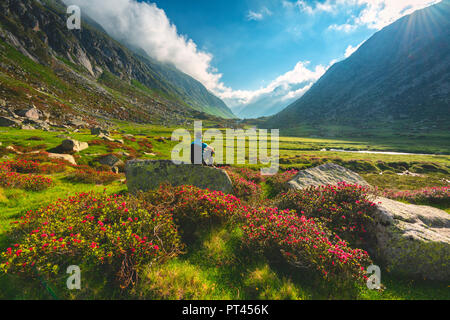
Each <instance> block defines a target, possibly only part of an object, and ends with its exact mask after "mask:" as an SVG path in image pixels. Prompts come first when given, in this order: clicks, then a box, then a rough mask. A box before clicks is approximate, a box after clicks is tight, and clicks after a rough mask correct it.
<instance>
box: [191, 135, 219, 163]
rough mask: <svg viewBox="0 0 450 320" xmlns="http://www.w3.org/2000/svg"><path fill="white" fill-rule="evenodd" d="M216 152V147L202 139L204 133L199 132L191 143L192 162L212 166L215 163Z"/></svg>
mask: <svg viewBox="0 0 450 320" xmlns="http://www.w3.org/2000/svg"><path fill="white" fill-rule="evenodd" d="M214 153H215V151H214V148H213V147H211V146H208V145H207V144H206V143H204V142H203V141H202V134H201V133H200V132H197V133H196V134H195V140H194V142H192V143H191V163H192V164H203V165H205V166H212V165H213V163H214V159H213V158H212V156H213V155H214Z"/></svg>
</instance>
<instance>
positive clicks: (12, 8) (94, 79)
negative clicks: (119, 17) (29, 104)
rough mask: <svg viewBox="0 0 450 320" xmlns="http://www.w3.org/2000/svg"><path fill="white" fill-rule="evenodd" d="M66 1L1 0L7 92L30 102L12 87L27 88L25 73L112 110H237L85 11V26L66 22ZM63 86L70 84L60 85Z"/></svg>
mask: <svg viewBox="0 0 450 320" xmlns="http://www.w3.org/2000/svg"><path fill="white" fill-rule="evenodd" d="M66 8H67V7H66V6H65V5H64V4H63V3H62V2H61V1H59V0H41V1H37V0H20V1H18V0H2V1H1V3H0V40H1V41H0V49H1V50H2V51H1V52H0V53H2V57H1V62H2V65H0V67H3V68H2V69H0V71H2V72H3V78H5V81H2V88H1V89H2V90H1V91H3V92H2V95H3V97H2V98H6V100H12V101H13V102H14V103H17V104H21V103H23V104H26V101H25V100H27V99H28V100H29V99H30V98H29V97H28V96H29V95H30V94H29V93H28V95H27V94H23V97H24V99H22V100H24V101H22V100H21V96H22V93H23V92H14V91H21V90H18V88H15V87H14V84H13V82H14V80H19V81H21V82H24V83H23V84H21V86H22V87H23V86H25V83H26V85H29V86H32V87H33V88H35V87H44V88H45V89H46V90H48V91H50V92H51V93H52V94H51V95H52V96H53V97H55V96H57V97H58V99H59V100H60V101H59V102H64V104H65V105H66V107H68V108H72V109H77V108H82V109H83V108H84V109H86V110H88V109H89V111H94V110H95V112H97V113H100V114H103V116H106V117H108V116H112V117H114V118H117V117H119V113H123V114H125V115H124V116H121V117H119V118H127V117H128V118H130V117H131V118H133V120H146V119H154V120H162V119H167V120H173V119H175V118H178V119H179V121H183V118H188V117H195V116H198V115H200V116H201V113H205V116H203V117H207V115H213V116H217V117H223V118H235V116H234V114H233V113H232V111H231V110H230V109H229V108H228V107H227V106H226V104H225V103H224V102H223V101H222V100H220V99H219V98H218V97H216V96H215V95H213V94H212V93H211V92H209V91H208V90H207V89H206V88H205V87H204V86H203V85H202V84H201V83H200V82H199V81H197V80H195V79H193V78H192V77H190V76H188V75H187V74H185V73H183V72H181V71H179V70H177V69H176V68H175V67H173V66H171V65H167V64H163V63H159V62H158V61H156V60H154V59H152V58H150V57H149V56H147V55H145V54H143V53H141V52H140V51H139V48H137V49H135V50H132V49H130V48H129V47H127V45H126V44H124V43H119V42H118V41H115V40H114V39H112V38H111V37H109V36H108V35H107V34H106V32H104V30H103V29H102V28H101V27H100V26H99V25H98V24H96V23H95V22H94V21H92V20H91V19H89V18H88V17H86V16H85V15H83V25H82V29H81V30H68V29H67V27H66V20H67V17H68V15H67V14H66ZM16 50H17V51H18V52H20V54H21V55H20V54H19V55H17V54H16V53H15V51H16ZM38 65H39V66H38ZM43 68H44V69H43ZM20 70H22V71H23V72H24V77H22V76H21V71H20ZM33 70H34V71H36V72H37V71H38V70H39V72H37V73H34V72H33ZM43 73H44V74H43ZM57 83H58V84H57ZM63 86H67V89H66V90H60V92H59V90H58V89H61V88H62V87H63ZM75 88H77V90H75ZM77 93H78V94H79V97H77ZM37 95H39V94H38V93H37ZM26 97H28V98H26ZM46 99H47V100H48V98H46ZM35 104H38V105H39V101H36V103H35ZM48 104H49V103H47V105H48ZM105 105H108V107H106V106H105ZM111 108H113V109H114V111H111V110H109V109H111ZM123 109H127V111H126V112H124V111H123ZM116 114H117V116H116ZM127 120H128V119H127Z"/></svg>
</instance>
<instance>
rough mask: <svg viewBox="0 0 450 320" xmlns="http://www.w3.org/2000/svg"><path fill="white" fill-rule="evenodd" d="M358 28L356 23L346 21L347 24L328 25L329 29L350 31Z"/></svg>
mask: <svg viewBox="0 0 450 320" xmlns="http://www.w3.org/2000/svg"><path fill="white" fill-rule="evenodd" d="M356 28H357V26H356V25H353V24H349V23H345V24H332V25H331V26H329V27H328V30H335V31H343V32H345V33H349V32H351V31H353V30H355V29H356Z"/></svg>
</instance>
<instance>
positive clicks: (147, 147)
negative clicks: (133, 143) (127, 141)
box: [137, 138, 153, 152]
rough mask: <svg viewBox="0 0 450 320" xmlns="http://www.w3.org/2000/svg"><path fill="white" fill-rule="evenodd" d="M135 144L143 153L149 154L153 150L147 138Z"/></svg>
mask: <svg viewBox="0 0 450 320" xmlns="http://www.w3.org/2000/svg"><path fill="white" fill-rule="evenodd" d="M137 143H138V145H139V146H140V147H141V148H142V150H143V151H146V152H150V151H152V149H153V145H152V143H151V142H150V140H148V139H147V138H142V139H140V140H139V141H138V142H137Z"/></svg>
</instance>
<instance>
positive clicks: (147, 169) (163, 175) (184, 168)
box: [125, 160, 233, 193]
mask: <svg viewBox="0 0 450 320" xmlns="http://www.w3.org/2000/svg"><path fill="white" fill-rule="evenodd" d="M125 172H126V177H127V185H128V190H130V192H137V191H147V190H154V189H156V188H158V187H159V186H160V185H161V184H162V183H169V184H171V185H173V186H179V185H193V186H196V187H198V188H202V189H210V190H217V191H222V192H224V193H231V192H232V189H233V187H232V183H231V180H230V177H229V176H228V174H227V173H226V172H225V171H224V170H221V169H217V168H213V167H207V166H201V165H192V164H180V165H176V164H174V163H173V162H172V161H170V160H155V161H153V160H133V161H128V162H127V164H126V168H125Z"/></svg>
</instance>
